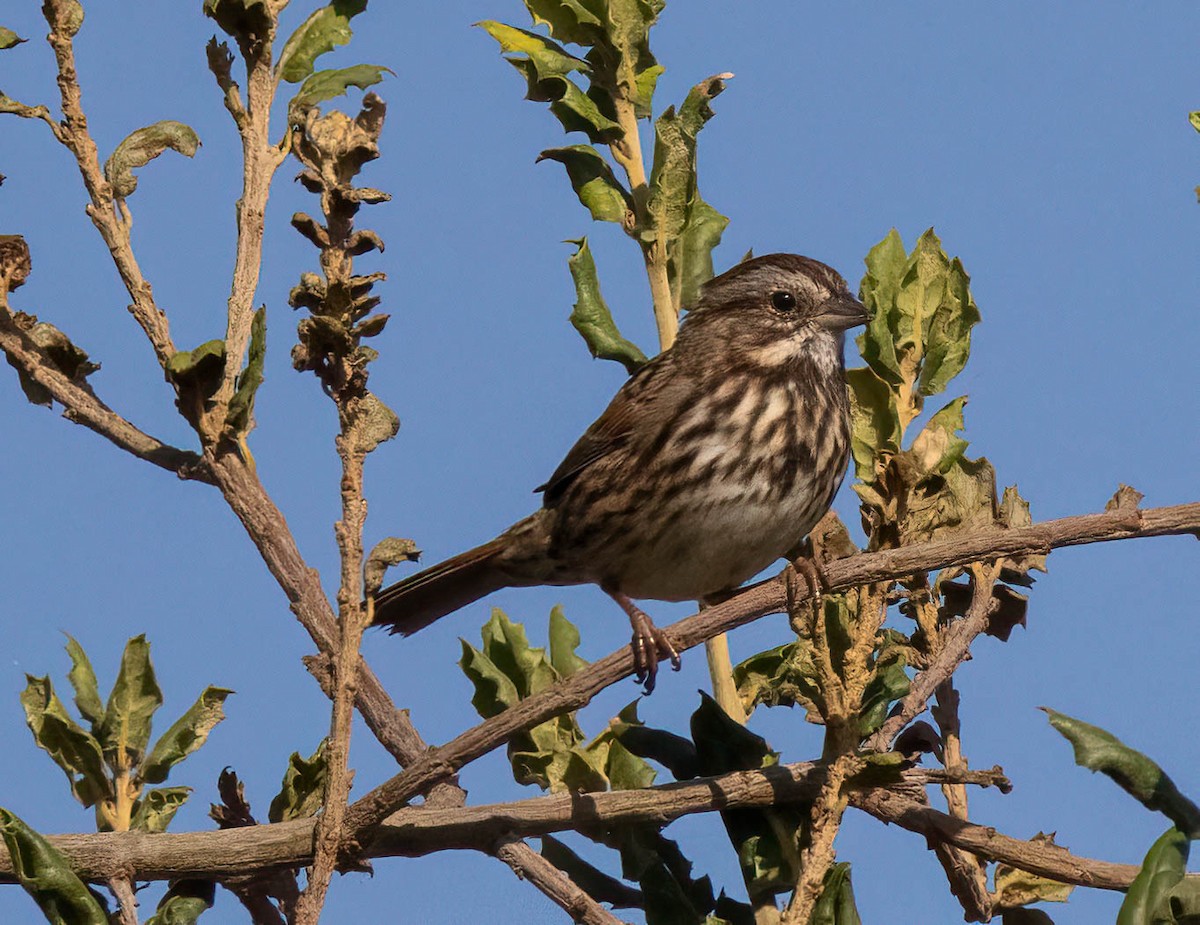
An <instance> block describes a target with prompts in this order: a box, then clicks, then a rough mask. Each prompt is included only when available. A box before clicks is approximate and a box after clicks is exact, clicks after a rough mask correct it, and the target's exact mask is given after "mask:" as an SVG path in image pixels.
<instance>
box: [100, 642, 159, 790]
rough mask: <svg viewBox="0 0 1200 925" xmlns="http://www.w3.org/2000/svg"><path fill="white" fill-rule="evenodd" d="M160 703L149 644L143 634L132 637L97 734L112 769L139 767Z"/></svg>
mask: <svg viewBox="0 0 1200 925" xmlns="http://www.w3.org/2000/svg"><path fill="white" fill-rule="evenodd" d="M162 701H163V698H162V691H161V690H160V689H159V687H158V681H157V679H156V678H155V677H154V665H153V664H152V663H151V662H150V643H148V642H146V636H145V635H144V634H142V635H138V636H134V637H133V638H132V639H130V640H129V642H127V643H126V644H125V652H124V653H123V654H122V656H121V667H120V669H119V670H118V671H117V680H116V683H115V684H113V688H112V691H111V692H110V693H109V695H108V704H107V706H106V707H105V709H104V719H103V721H102V722H101V723H100V728H99V729H98V730H97V731H96V735H97V738H98V739H99V740H100V747H101V748H102V749H103V750H104V758H105V760H106V761H107V762H108V764H109V765H110V766H111V767H123V766H128V765H133V766H136V765H139V764H141V761H142V756H143V755H144V754H145V751H146V743H147V742H149V741H150V720H151V717H153V715H154V713H155V711H156V710H157V709H158V708H159V707H160V706H162ZM126 762H128V765H127V764H126Z"/></svg>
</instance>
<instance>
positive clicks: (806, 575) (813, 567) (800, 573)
mask: <svg viewBox="0 0 1200 925" xmlns="http://www.w3.org/2000/svg"><path fill="white" fill-rule="evenodd" d="M788 559H789V560H790V561H789V563H788V567H787V569H786V571H785V575H784V580H785V581H786V583H787V590H788V612H789V613H791V612H792V611H793V610H795V603H794V602H795V600H796V598H797V597H799V595H798V594H797V593H796V592H797V591H798V590H799V589H798V588H797V586H796V583H797V582H798V581H799V580H801V579H803V581H804V584H805V585H806V586H807V588H808V603H809V607H811V608H812V610H813V612H814V613H819V612H820V610H821V607H822V604H823V595H824V594H825V593H826V592H828V591H829V590H830V585H829V576H827V575H826V574H825V569H824V568H823V567H822V565H821V561H820V560H819V559H818V558H817V556H816V554H815V553H814V552H813V547H812V542H811V541H810V540H805V541H804V542H803V543H801V544H800V546H799V547H798V548H797V549H796V550H794V551H793V553H791V554H790V555H789V556H788Z"/></svg>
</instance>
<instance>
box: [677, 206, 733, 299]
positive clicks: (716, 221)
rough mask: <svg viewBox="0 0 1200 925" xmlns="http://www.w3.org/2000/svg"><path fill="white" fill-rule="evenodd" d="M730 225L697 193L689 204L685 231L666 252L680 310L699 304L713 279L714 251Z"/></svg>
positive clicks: (684, 225)
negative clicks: (704, 287) (701, 291)
mask: <svg viewBox="0 0 1200 925" xmlns="http://www.w3.org/2000/svg"><path fill="white" fill-rule="evenodd" d="M728 224H729V219H728V218H726V217H725V216H724V215H722V214H721V213H720V212H718V211H717V210H716V209H714V208H713V207H712V206H710V205H709V204H708V203H707V202H705V201H704V200H703V199H701V198H700V192H699V190H697V191H696V192H695V194H694V195H693V196H692V200H691V202H690V203H689V204H688V211H687V218H686V220H685V221H684V224H683V231H682V232H680V235H679V237H678V238H676V239H675V241H674V242H672V243H671V244H670V245H668V248H667V250H668V262H667V271H668V273H669V276H670V281H671V294H672V295H673V296H674V301H675V305H676V306H677V307H679V308H683V309H687V308H692V307H694V306H695V304H696V303H697V302H698V301H699V300H700V290H701V288H702V287H703V286H704V284H705V283H707V282H708V281H709V280H710V279H712V276H713V259H712V252H713V249H714V248H716V246H717V245H718V244H720V243H721V235H722V234H724V232H725V227H726V226H727V225H728Z"/></svg>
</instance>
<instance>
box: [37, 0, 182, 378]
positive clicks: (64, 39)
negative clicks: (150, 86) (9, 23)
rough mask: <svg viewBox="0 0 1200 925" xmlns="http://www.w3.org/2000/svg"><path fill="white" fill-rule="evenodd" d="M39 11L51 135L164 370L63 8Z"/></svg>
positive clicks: (55, 1) (171, 347)
mask: <svg viewBox="0 0 1200 925" xmlns="http://www.w3.org/2000/svg"><path fill="white" fill-rule="evenodd" d="M42 9H43V12H44V13H45V14H46V21H47V22H48V23H49V24H50V34H49V35H48V36H47V37H46V40H47V41H48V42H49V43H50V47H51V49H52V50H53V51H54V59H55V61H56V62H57V65H58V78H57V79H58V90H59V97H60V99H61V102H62V113H63V121H62V123H61V134H60V133H57V132H56V133H55V134H56V136H58V137H59V138H60V140H61V141H62V142H63V144H65V145H66V147H67V149H68V150H69V151H70V152H71V153H72V154H73V155H74V156H75V163H76V164H77V165H78V167H79V173H80V176H82V177H83V185H84V187H85V188H86V189H87V192H88V196H89V197H90V198H91V202H90V203H89V205H88V207H87V214H88V216H89V217H90V218H91V220H92V224H94V225H95V226H96V230H97V231H99V232H100V236H101V237H102V238H103V239H104V243H105V244H106V245H108V250H109V253H110V254H111V255H112V259H113V263H114V264H115V265H116V268H117V272H118V273H119V274H120V277H121V282H123V283H124V284H125V289H126V291H128V293H129V297H130V298H131V299H132V300H133V303H132V304H131V305H130V306H129V311H130V313H131V314H132V315H133V317H134V318H135V319H136V320H137V323H138V324H139V325H140V326H141V328H142V330H143V331H145V332H146V337H147V338H149V340H150V344H151V346H152V347H153V348H154V353H155V356H157V358H158V362H159V364H160V365H163V366H165V365H166V362H167V360H168V359H169V358H170V357H171V355H172V354H174V353H175V344H174V343H173V342H172V340H171V331H170V327H169V325H168V324H167V316H166V315H165V314H163V312H162V311H161V310H160V309H159V307H158V305H157V304H156V303H155V301H154V292H153V290H152V289H151V288H150V283H148V282H147V281H146V278H145V277H144V276H143V275H142V269H141V267H140V266H139V264H138V262H137V258H135V257H134V255H133V247H132V245H131V242H130V230H131V227H132V222H131V221H130V220H129V213H128V210H127V209H124V208H118V207H117V201H116V200H115V199H114V198H113V192H112V187H111V186H110V185H109V183H108V180H107V179H106V178H105V176H104V171H103V170H102V169H101V167H100V155H99V152H98V150H97V148H96V143H95V141H93V140H92V136H91V133H90V132H89V131H88V121H87V116H86V115H85V114H84V111H83V92H82V91H81V90H80V87H79V75H78V73H77V72H76V70H75V47H74V42H73V39H72V33H71V31H70V30H69V29H68V28H67V27H66V25H65V22H64V21H60V18H59V17H60V16H61V17H63V19H64V20H65V19H66V18H67V17H68V16H69V14H70V10H69V8H68V4H66V3H63V2H61V0H49V2H47V3H46V4H45V5H44V6H43V8H42Z"/></svg>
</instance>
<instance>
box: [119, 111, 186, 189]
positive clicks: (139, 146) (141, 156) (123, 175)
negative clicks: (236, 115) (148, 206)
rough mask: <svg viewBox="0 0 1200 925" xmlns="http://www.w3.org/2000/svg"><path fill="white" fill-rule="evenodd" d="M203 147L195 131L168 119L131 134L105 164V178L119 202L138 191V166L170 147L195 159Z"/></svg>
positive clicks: (144, 164)
mask: <svg viewBox="0 0 1200 925" xmlns="http://www.w3.org/2000/svg"><path fill="white" fill-rule="evenodd" d="M198 147H200V139H199V137H197V135H196V133H195V131H194V130H193V129H192V128H190V127H189V126H187V125H184V124H183V123H182V122H174V121H171V120H166V121H163V122H155V123H154V124H153V125H147V126H146V127H145V128H140V129H138V130H137V131H135V132H132V133H131V134H130V135H128V136H127V137H126V138H125V140H124V141H122V142H121V143H120V144H119V145H117V148H116V150H115V151H113V153H112V154H111V155H109V158H108V160H107V161H106V162H105V164H104V177H105V179H106V180H108V182H109V184H110V185H111V186H112V190H113V195H114V196H116V197H117V198H118V199H124V198H126V197H128V196H130V195H131V194H132V193H133V191H134V190H135V189H137V185H138V178H137V177H135V176H134V175H133V171H134V169H135V168H137V167H144V166H146V164H148V163H150V161H152V160H154V158H156V157H158V156H159V155H160V154H162V153H163V152H164V151H166V150H167V149H168V148H169V149H171V150H173V151H178V152H179V153H180V154H182V155H184V156H186V157H192V156H193V155H194V154H195V153H196V149H197V148H198Z"/></svg>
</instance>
